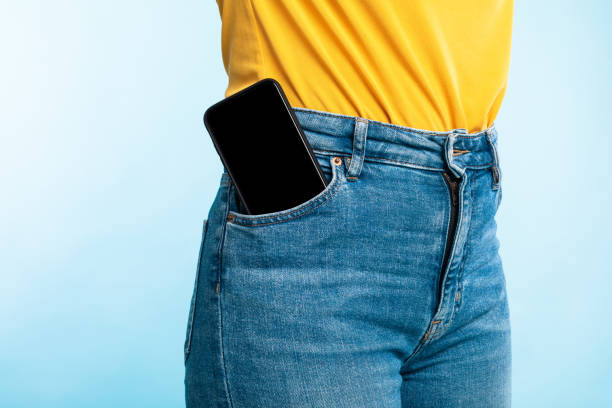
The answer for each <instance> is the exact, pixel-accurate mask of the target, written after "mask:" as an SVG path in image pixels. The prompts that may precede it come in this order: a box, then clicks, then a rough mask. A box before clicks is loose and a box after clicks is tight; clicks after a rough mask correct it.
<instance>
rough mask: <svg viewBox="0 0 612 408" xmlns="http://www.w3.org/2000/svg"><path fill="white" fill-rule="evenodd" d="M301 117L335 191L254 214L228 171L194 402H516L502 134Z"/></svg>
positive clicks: (188, 354) (194, 341) (210, 244)
mask: <svg viewBox="0 0 612 408" xmlns="http://www.w3.org/2000/svg"><path fill="white" fill-rule="evenodd" d="M293 109H294V112H295V114H296V116H297V118H298V120H299V122H300V124H301V126H302V128H303V129H304V132H305V135H306V137H307V138H308V140H309V141H310V143H311V146H312V148H313V151H314V153H315V156H316V158H317V160H318V162H319V164H320V165H321V167H322V169H323V171H324V173H325V176H326V177H327V179H328V181H329V184H328V186H327V187H326V188H325V189H324V190H323V191H322V192H320V193H319V194H318V195H316V196H315V197H313V198H311V199H309V200H308V201H306V202H304V203H302V204H300V205H298V206H296V207H293V208H290V209H286V210H283V211H278V212H274V213H267V214H258V215H249V214H245V213H244V212H243V211H242V207H241V203H240V202H239V199H238V196H237V194H236V191H235V188H234V186H233V183H232V182H231V179H230V178H229V176H228V175H227V173H226V171H225V169H224V171H223V173H222V175H221V177H220V183H219V188H218V191H217V194H216V197H215V199H214V201H213V203H212V205H211V208H210V210H209V213H208V217H207V219H206V220H205V221H204V225H203V234H202V235H203V236H202V241H201V248H200V255H199V262H198V268H197V271H196V281H195V285H194V291H193V297H192V301H191V307H190V311H189V317H188V323H187V334H186V340H185V397H186V403H187V407H188V408H194V407H231V408H247V407H248V408H255V407H258V408H268V407H330V408H331V407H333V408H344V407H351V408H353V407H385V408H390V407H454V408H456V407H471V408H473V407H497V408H499V407H509V406H510V390H511V381H510V380H511V347H510V321H509V309H508V301H507V297H506V280H505V276H504V272H503V269H502V262H501V258H500V256H499V253H498V248H499V241H498V238H497V236H496V230H497V225H496V222H495V219H494V216H495V214H496V212H497V210H498V207H499V204H500V200H501V196H502V190H501V177H502V174H501V171H500V166H499V157H498V146H497V135H498V133H497V130H496V128H495V127H494V126H492V127H491V128H489V129H486V130H483V131H481V132H478V133H472V134H468V133H467V130H466V129H454V130H453V131H449V132H435V131H427V130H422V129H414V128H408V127H404V126H398V125H393V124H389V123H383V122H379V121H374V120H368V119H365V118H360V117H354V116H347V115H341V114H336V113H330V112H323V111H317V110H312V109H306V108H293ZM290 159H291V158H290V157H278V158H277V163H278V164H277V170H278V171H279V172H283V171H287V170H286V168H287V167H286V166H285V163H286V161H287V160H290ZM296 182H299V181H298V180H296ZM278 189H279V192H282V190H283V186H282V185H279V186H278Z"/></svg>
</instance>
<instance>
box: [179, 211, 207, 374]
mask: <svg viewBox="0 0 612 408" xmlns="http://www.w3.org/2000/svg"><path fill="white" fill-rule="evenodd" d="M207 231H208V220H207V219H205V220H204V223H203V226H202V239H201V241H200V251H199V254H198V264H197V266H196V276H195V282H194V284H193V293H192V295H191V305H190V306H189V314H188V316H187V332H186V333H185V346H184V356H183V357H184V363H185V364H186V363H187V359H188V358H189V352H190V351H191V337H192V335H193V321H194V317H195V311H196V310H195V309H196V300H197V297H198V281H199V278H200V270H201V269H202V252H204V244H205V242H206V232H207Z"/></svg>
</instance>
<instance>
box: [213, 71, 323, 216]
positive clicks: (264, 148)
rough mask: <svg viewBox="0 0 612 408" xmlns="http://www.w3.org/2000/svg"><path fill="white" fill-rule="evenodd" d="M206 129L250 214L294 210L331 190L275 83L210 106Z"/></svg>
mask: <svg viewBox="0 0 612 408" xmlns="http://www.w3.org/2000/svg"><path fill="white" fill-rule="evenodd" d="M204 124H205V126H206V129H207V130H208V133H209V135H210V137H211V138H212V141H213V144H214V146H215V149H216V150H217V153H218V154H219V157H220V158H221V161H222V163H223V166H224V167H225V170H226V171H227V173H228V175H229V176H230V179H231V181H232V183H233V184H234V186H235V190H236V192H237V193H238V198H239V199H240V200H241V202H242V205H243V206H244V209H245V210H246V213H247V214H253V215H254V214H264V213H271V212H275V211H281V210H285V209H289V208H292V207H294V206H297V205H298V204H300V203H303V202H306V201H308V200H309V199H310V198H312V197H314V196H315V195H317V194H318V193H320V192H321V191H323V189H325V187H326V186H327V184H328V181H327V178H326V177H325V174H324V173H323V171H322V169H321V167H320V165H319V162H318V161H317V158H316V157H315V155H314V153H313V151H312V147H311V146H310V143H309V142H308V139H307V138H306V136H305V135H304V131H303V130H302V127H301V126H300V123H299V121H298V120H297V118H296V116H295V113H294V112H293V109H292V108H291V105H289V101H288V100H287V97H286V95H285V93H284V92H283V89H282V88H281V85H280V83H279V82H278V81H276V80H275V79H274V78H265V79H262V80H260V81H257V82H255V83H254V84H252V85H250V86H248V87H246V88H244V89H242V90H240V91H238V92H236V93H234V94H232V95H230V96H228V97H227V98H225V99H223V100H222V101H220V102H217V103H215V104H214V105H212V106H210V107H209V108H208V109H207V110H206V112H205V113H204Z"/></svg>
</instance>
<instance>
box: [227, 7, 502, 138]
mask: <svg viewBox="0 0 612 408" xmlns="http://www.w3.org/2000/svg"><path fill="white" fill-rule="evenodd" d="M217 4H218V7H219V12H220V15H221V21H222V38H221V39H222V53H223V63H224V66H225V69H226V72H227V74H228V77H229V83H228V86H227V88H226V91H225V96H226V97H227V96H230V95H231V94H233V93H235V92H237V91H239V90H240V89H243V88H245V87H247V86H249V85H251V84H252V83H254V82H256V81H258V80H260V79H263V78H267V77H272V78H274V79H276V80H277V81H278V82H279V83H280V84H281V86H282V87H283V90H284V91H285V93H286V95H287V98H288V100H289V103H290V104H291V106H294V107H303V108H310V109H316V110H323V111H328V112H335V113H340V114H345V115H351V116H361V117H364V118H368V119H372V120H378V121H382V122H388V123H392V124H397V125H402V126H409V127H414V128H419V129H427V130H434V131H448V130H452V129H457V128H465V129H467V130H468V131H469V132H470V133H471V132H476V131H479V130H483V129H486V128H488V127H490V126H491V125H492V124H493V122H494V120H495V117H496V115H497V112H498V111H499V108H500V106H501V102H502V99H503V96H504V93H505V90H506V84H507V79H508V69H509V65H510V47H511V34H512V14H513V0H463V1H453V0H416V1H406V0H344V1H342V0H338V1H331V0H217Z"/></svg>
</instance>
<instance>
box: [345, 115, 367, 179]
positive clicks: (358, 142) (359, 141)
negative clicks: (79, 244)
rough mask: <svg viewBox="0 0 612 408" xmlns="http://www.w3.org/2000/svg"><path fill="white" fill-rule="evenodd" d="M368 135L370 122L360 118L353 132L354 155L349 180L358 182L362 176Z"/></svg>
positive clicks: (351, 159) (350, 163)
mask: <svg viewBox="0 0 612 408" xmlns="http://www.w3.org/2000/svg"><path fill="white" fill-rule="evenodd" d="M367 134H368V120H367V119H365V118H360V117H358V118H357V119H356V120H355V131H354V132H353V154H352V155H351V158H350V159H349V168H348V173H347V176H346V178H347V180H349V181H357V178H358V177H359V175H360V174H361V169H362V167H363V161H364V159H365V150H366V137H367Z"/></svg>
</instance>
